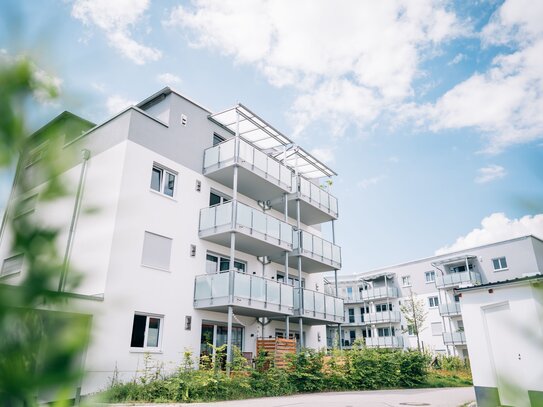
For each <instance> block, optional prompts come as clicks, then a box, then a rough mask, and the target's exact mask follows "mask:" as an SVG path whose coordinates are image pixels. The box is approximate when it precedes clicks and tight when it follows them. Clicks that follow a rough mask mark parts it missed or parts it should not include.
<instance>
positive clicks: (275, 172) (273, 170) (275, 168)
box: [266, 159, 280, 179]
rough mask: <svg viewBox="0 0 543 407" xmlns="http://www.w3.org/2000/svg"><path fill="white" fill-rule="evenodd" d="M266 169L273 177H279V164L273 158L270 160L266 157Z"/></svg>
mask: <svg viewBox="0 0 543 407" xmlns="http://www.w3.org/2000/svg"><path fill="white" fill-rule="evenodd" d="M267 161H268V171H266V172H267V173H268V174H270V175H271V176H272V177H273V178H275V179H279V177H280V175H279V173H280V171H279V167H280V164H279V163H278V162H277V161H275V160H271V159H268V160H267Z"/></svg>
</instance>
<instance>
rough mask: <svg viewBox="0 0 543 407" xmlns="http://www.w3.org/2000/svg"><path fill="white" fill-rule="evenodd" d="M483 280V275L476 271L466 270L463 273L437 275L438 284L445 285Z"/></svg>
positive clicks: (439, 285)
mask: <svg viewBox="0 0 543 407" xmlns="http://www.w3.org/2000/svg"><path fill="white" fill-rule="evenodd" d="M480 282H481V275H480V274H479V273H478V272H476V271H470V272H467V271H464V272H461V273H450V274H445V275H442V276H436V286H438V287H444V286H450V285H458V284H461V283H472V284H477V283H480Z"/></svg>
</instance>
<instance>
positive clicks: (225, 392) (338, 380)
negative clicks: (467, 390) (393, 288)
mask: <svg viewBox="0 0 543 407" xmlns="http://www.w3.org/2000/svg"><path fill="white" fill-rule="evenodd" d="M237 354H239V352H237ZM235 359H236V358H235ZM238 362H239V361H238ZM429 362H430V357H429V356H428V355H426V354H423V353H420V352H417V351H403V350H388V349H369V348H360V349H352V350H349V351H334V352H332V353H331V354H329V355H325V354H324V353H323V352H316V351H314V350H311V349H306V350H303V351H302V352H299V353H297V354H295V355H290V357H289V363H288V368H287V369H277V368H275V367H273V366H271V367H269V366H270V364H271V359H269V358H267V357H266V355H259V356H258V358H257V360H256V367H255V368H252V367H248V366H244V364H243V363H237V362H236V360H235V361H234V363H233V372H232V374H231V375H230V376H228V375H226V373H225V372H224V371H222V370H220V369H219V368H218V367H216V366H212V365H209V363H206V368H202V367H201V368H200V369H199V370H194V369H192V366H191V365H190V363H189V364H187V363H185V364H184V365H183V367H181V368H180V369H179V371H178V372H177V373H176V374H174V375H172V376H169V377H162V375H161V374H160V373H157V372H156V371H155V372H149V371H145V372H144V373H143V374H142V375H141V376H140V378H138V379H137V380H136V379H135V380H134V381H133V382H130V383H116V382H115V381H114V383H112V385H111V387H110V389H109V390H108V391H107V392H106V393H105V399H106V400H105V401H108V402H127V401H143V402H196V401H213V400H234V399H244V398H251V397H263V396H280V395H287V394H294V393H308V392H320V391H337V390H369V389H382V388H400V387H419V386H422V385H424V383H425V381H426V378H427V375H428V366H429ZM234 367H235V368H234ZM265 367H266V368H267V369H266V368H265ZM268 367H269V368H268ZM146 370H147V369H146ZM150 378H151V379H150Z"/></svg>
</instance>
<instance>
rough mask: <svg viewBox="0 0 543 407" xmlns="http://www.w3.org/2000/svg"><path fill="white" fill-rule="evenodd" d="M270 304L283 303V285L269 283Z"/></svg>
mask: <svg viewBox="0 0 543 407" xmlns="http://www.w3.org/2000/svg"><path fill="white" fill-rule="evenodd" d="M267 283H268V284H267V290H268V302H271V303H273V304H280V303H281V284H280V283H277V282H275V281H267Z"/></svg>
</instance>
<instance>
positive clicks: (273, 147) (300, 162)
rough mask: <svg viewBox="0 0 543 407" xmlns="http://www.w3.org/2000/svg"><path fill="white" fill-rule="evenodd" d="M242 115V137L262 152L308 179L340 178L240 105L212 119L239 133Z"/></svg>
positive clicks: (212, 116) (211, 116)
mask: <svg viewBox="0 0 543 407" xmlns="http://www.w3.org/2000/svg"><path fill="white" fill-rule="evenodd" d="M238 114H239V135H240V137H242V138H243V139H245V140H247V141H248V142H250V143H252V144H253V145H255V146H256V147H257V148H259V149H260V150H262V151H264V152H265V153H267V154H269V155H271V156H272V157H274V158H276V159H278V160H279V161H281V162H283V163H284V164H285V165H287V166H288V167H290V168H292V169H297V170H298V173H299V174H301V175H303V176H305V177H306V178H322V177H331V176H333V175H337V174H336V173H335V172H334V171H333V170H332V169H330V168H329V167H328V166H326V165H325V164H323V163H322V162H320V161H319V160H317V159H316V158H315V157H313V156H312V155H311V154H309V153H308V152H306V151H305V150H304V149H303V148H301V147H299V146H297V145H295V144H294V142H293V141H292V140H290V139H289V138H288V137H286V136H285V135H283V134H282V133H281V132H279V131H278V130H276V129H275V128H274V127H272V126H271V125H269V124H268V123H267V122H266V121H264V120H263V119H262V118H260V117H259V116H257V115H256V114H255V113H253V112H252V111H250V110H249V109H247V108H246V107H245V106H243V105H242V104H238V105H237V106H234V107H232V108H230V109H227V110H224V111H222V112H219V113H215V114H212V115H210V116H209V119H210V120H212V121H213V122H215V123H217V124H218V125H220V126H222V127H224V128H226V129H228V130H229V131H231V132H232V133H234V134H235V133H236V130H237V126H238V121H237V117H238V116H237V115H238Z"/></svg>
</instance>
